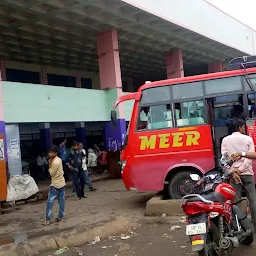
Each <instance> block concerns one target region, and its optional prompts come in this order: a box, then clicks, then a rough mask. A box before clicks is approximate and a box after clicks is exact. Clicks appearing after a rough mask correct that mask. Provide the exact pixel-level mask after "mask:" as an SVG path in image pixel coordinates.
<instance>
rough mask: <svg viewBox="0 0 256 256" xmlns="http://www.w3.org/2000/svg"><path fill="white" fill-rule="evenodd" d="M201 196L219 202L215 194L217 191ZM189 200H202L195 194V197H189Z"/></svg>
mask: <svg viewBox="0 0 256 256" xmlns="http://www.w3.org/2000/svg"><path fill="white" fill-rule="evenodd" d="M201 196H202V197H203V198H204V199H206V200H209V201H213V202H219V201H218V199H217V198H216V196H215V193H209V194H202V195H201ZM187 202H201V200H200V198H199V197H197V196H194V197H191V198H189V199H187Z"/></svg>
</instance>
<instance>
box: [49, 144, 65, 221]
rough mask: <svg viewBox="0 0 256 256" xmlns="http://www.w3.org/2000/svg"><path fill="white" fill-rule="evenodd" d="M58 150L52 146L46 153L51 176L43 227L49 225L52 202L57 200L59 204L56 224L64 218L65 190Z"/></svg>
mask: <svg viewBox="0 0 256 256" xmlns="http://www.w3.org/2000/svg"><path fill="white" fill-rule="evenodd" d="M57 154H58V148H57V147H56V146H53V147H52V148H51V149H50V150H49V153H48V156H49V173H50V175H51V185H50V190H49V194H48V200H47V208H46V218H45V221H44V225H49V224H51V218H52V208H53V204H54V200H55V199H56V198H58V202H59V215H58V218H57V219H56V221H57V222H60V221H62V220H63V218H64V209H65V190H64V187H65V185H66V183H65V179H64V172H63V166H62V161H61V159H60V158H59V157H58V156H57Z"/></svg>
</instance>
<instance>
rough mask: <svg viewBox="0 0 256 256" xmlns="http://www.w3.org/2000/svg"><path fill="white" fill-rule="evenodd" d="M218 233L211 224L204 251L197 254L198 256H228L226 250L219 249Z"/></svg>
mask: <svg viewBox="0 0 256 256" xmlns="http://www.w3.org/2000/svg"><path fill="white" fill-rule="evenodd" d="M219 241H220V232H219V229H218V228H217V226H216V225H215V224H214V223H213V222H211V226H210V227H209V228H208V232H207V237H206V241H205V246H204V249H203V250H202V251H200V252H198V256H229V255H230V254H229V252H228V251H227V250H223V249H220V247H219Z"/></svg>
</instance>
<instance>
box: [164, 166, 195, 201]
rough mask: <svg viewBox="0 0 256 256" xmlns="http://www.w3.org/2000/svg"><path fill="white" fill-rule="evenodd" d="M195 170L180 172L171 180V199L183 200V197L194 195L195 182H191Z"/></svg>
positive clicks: (169, 191) (169, 188)
mask: <svg viewBox="0 0 256 256" xmlns="http://www.w3.org/2000/svg"><path fill="white" fill-rule="evenodd" d="M193 173H195V171H193V170H191V171H190V170H188V171H180V172H178V173H176V174H175V175H174V176H173V177H172V178H171V180H170V182H169V185H168V194H169V197H170V198H171V199H181V198H182V197H183V196H185V195H188V194H193V193H194V185H195V182H194V181H193V180H191V178H190V174H193Z"/></svg>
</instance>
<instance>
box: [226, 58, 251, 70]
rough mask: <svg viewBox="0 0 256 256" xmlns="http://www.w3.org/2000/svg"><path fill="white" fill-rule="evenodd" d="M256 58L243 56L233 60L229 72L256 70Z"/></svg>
mask: <svg viewBox="0 0 256 256" xmlns="http://www.w3.org/2000/svg"><path fill="white" fill-rule="evenodd" d="M255 67H256V56H243V57H237V58H234V59H232V60H231V61H230V62H229V65H228V70H236V69H245V68H255Z"/></svg>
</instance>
